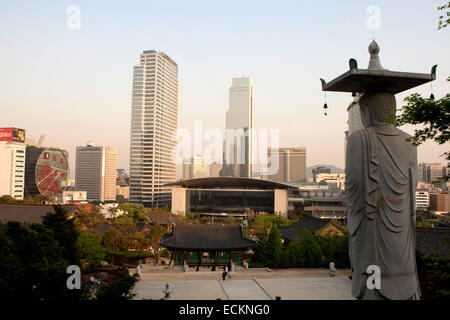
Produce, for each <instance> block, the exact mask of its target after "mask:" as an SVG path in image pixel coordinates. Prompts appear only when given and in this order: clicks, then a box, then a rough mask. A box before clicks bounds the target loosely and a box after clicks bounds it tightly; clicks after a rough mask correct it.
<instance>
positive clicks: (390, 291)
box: [346, 125, 420, 299]
mask: <svg viewBox="0 0 450 320" xmlns="http://www.w3.org/2000/svg"><path fill="white" fill-rule="evenodd" d="M408 137H409V135H407V134H406V133H404V132H403V131H401V130H399V129H397V128H395V127H393V126H391V125H379V126H371V127H368V128H365V129H362V130H359V131H356V132H354V133H353V134H352V135H351V136H350V137H349V139H348V143H347V153H346V194H347V200H348V213H347V219H348V230H349V235H350V240H349V254H350V261H351V265H352V295H353V296H354V297H355V298H358V299H383V298H387V299H411V298H413V299H414V298H417V297H418V296H419V295H420V287H419V283H418V277H417V270H416V269H417V267H416V256H415V242H416V241H415V190H416V186H417V148H416V147H414V146H413V145H412V144H411V143H410V142H408V141H406V139H407V138H408ZM369 265H377V266H378V267H379V268H380V270H381V288H380V289H379V290H377V289H368V288H367V277H368V276H370V274H369V275H368V274H367V267H368V266H369Z"/></svg>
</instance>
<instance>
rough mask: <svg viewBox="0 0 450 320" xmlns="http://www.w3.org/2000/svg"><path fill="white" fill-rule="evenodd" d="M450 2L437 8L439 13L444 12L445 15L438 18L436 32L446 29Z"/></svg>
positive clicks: (448, 22) (449, 18)
mask: <svg viewBox="0 0 450 320" xmlns="http://www.w3.org/2000/svg"><path fill="white" fill-rule="evenodd" d="M449 9H450V1H449V2H448V3H447V4H445V5H443V6H440V7H438V10H439V11H445V15H442V16H439V23H438V30H439V29H442V28H446V27H447V26H448V25H449V24H450V11H449Z"/></svg>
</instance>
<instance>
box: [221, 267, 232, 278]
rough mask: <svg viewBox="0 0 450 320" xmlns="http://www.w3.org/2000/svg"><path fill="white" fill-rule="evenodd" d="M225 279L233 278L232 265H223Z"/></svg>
mask: <svg viewBox="0 0 450 320" xmlns="http://www.w3.org/2000/svg"><path fill="white" fill-rule="evenodd" d="M225 279H228V280H230V279H231V266H224V267H223V272H222V280H223V281H225Z"/></svg>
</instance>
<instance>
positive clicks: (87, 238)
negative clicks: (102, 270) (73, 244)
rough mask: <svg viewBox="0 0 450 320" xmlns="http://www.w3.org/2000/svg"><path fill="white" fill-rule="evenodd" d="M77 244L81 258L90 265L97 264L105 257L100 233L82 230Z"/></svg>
mask: <svg viewBox="0 0 450 320" xmlns="http://www.w3.org/2000/svg"><path fill="white" fill-rule="evenodd" d="M77 245H78V249H79V251H80V257H81V259H82V260H85V261H87V262H89V263H90V264H91V265H92V266H94V267H95V266H99V265H100V263H101V261H103V260H104V259H105V249H104V247H103V246H102V236H101V235H99V234H97V233H95V232H89V231H85V232H82V233H81V234H80V237H79V238H78V244H77Z"/></svg>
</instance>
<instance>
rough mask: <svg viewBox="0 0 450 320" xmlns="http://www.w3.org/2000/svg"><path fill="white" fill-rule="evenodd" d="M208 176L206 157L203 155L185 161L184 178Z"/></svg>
mask: <svg viewBox="0 0 450 320" xmlns="http://www.w3.org/2000/svg"><path fill="white" fill-rule="evenodd" d="M207 176H208V167H207V165H206V159H205V157H204V156H202V155H196V156H194V157H192V158H190V159H185V160H184V162H183V180H187V179H197V178H205V177H207Z"/></svg>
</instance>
